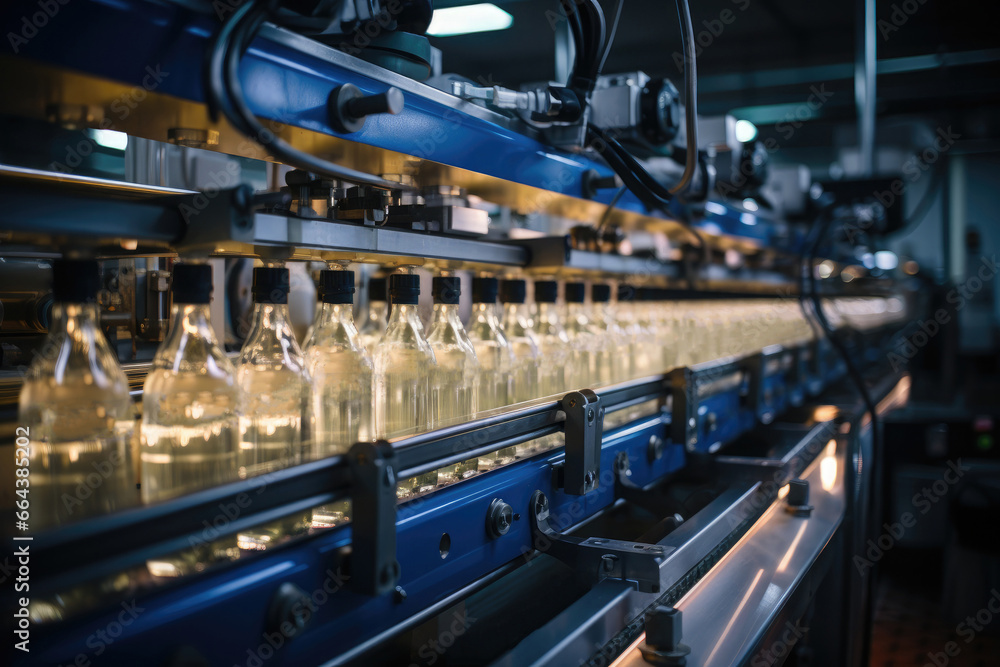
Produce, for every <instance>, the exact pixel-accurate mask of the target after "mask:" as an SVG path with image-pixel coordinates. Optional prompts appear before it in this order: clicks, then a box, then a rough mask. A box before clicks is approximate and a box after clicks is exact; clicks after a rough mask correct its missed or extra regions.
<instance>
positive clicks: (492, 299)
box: [472, 278, 500, 303]
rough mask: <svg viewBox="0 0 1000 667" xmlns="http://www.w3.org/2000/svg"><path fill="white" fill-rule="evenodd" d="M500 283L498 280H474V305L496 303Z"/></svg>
mask: <svg viewBox="0 0 1000 667" xmlns="http://www.w3.org/2000/svg"><path fill="white" fill-rule="evenodd" d="M499 291H500V281H499V280H497V279H496V278H473V279H472V303H496V302H497V293H498V292H499Z"/></svg>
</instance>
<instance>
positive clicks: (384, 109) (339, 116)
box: [327, 83, 406, 133]
mask: <svg viewBox="0 0 1000 667" xmlns="http://www.w3.org/2000/svg"><path fill="white" fill-rule="evenodd" d="M405 104H406V103H405V100H404V99H403V93H402V91H401V90H399V88H389V89H388V90H387V91H385V92H384V93H377V94H375V95H365V94H363V93H362V92H361V91H360V90H359V89H358V87H357V86H355V85H354V84H350V83H345V84H344V85H342V86H340V87H338V88H334V90H333V92H332V93H330V99H329V101H328V104H327V107H328V109H329V113H330V124H331V125H333V128H334V129H335V130H337V131H338V132H344V133H350V132H357V131H358V130H360V129H361V128H362V127H364V125H365V118H366V117H367V116H371V115H372V114H379V113H391V114H393V115H395V114H398V113H400V112H401V111H402V110H403V107H404V106H405Z"/></svg>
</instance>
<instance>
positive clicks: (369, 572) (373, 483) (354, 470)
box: [347, 440, 399, 595]
mask: <svg viewBox="0 0 1000 667" xmlns="http://www.w3.org/2000/svg"><path fill="white" fill-rule="evenodd" d="M347 458H348V461H349V463H350V467H351V477H352V486H351V503H352V509H351V512H352V517H351V535H352V542H353V543H352V547H351V579H350V583H351V587H352V588H354V589H355V590H356V591H358V592H359V593H363V594H366V595H381V594H383V593H388V592H390V591H392V590H394V589H395V586H396V582H397V581H398V580H399V562H398V561H397V560H396V481H397V480H396V451H395V450H394V449H393V448H392V445H390V444H389V443H388V442H386V441H384V440H380V441H378V442H374V443H372V442H359V443H357V444H356V445H354V446H353V447H351V451H350V452H348V455H347Z"/></svg>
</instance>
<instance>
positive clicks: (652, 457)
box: [646, 435, 663, 463]
mask: <svg viewBox="0 0 1000 667" xmlns="http://www.w3.org/2000/svg"><path fill="white" fill-rule="evenodd" d="M646 455H647V456H646V457H647V458H648V459H649V462H650V463H652V462H653V461H658V460H660V459H661V458H663V438H661V437H660V436H658V435H651V436H649V445H648V447H647V450H646Z"/></svg>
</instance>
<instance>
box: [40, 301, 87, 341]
mask: <svg viewBox="0 0 1000 667" xmlns="http://www.w3.org/2000/svg"><path fill="white" fill-rule="evenodd" d="M98 319H99V318H98V308H97V304H96V303H69V302H63V303H56V304H53V306H52V326H51V327H49V330H50V331H65V332H69V333H73V332H74V331H75V330H82V329H84V328H90V327H97V326H98Z"/></svg>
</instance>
